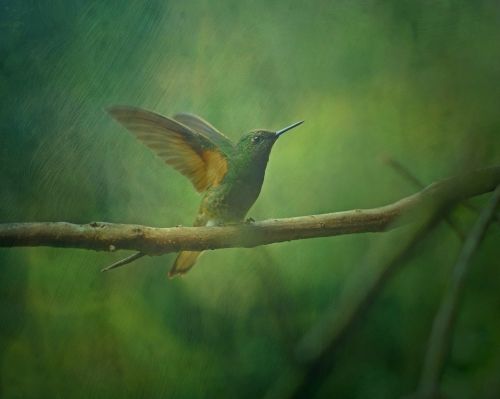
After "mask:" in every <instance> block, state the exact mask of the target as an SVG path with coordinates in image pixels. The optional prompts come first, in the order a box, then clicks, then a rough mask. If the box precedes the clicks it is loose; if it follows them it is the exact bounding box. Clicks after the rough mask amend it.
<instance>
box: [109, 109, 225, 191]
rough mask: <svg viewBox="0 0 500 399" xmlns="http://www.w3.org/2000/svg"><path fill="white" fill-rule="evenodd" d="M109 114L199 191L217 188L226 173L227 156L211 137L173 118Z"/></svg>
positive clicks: (119, 112)
mask: <svg viewBox="0 0 500 399" xmlns="http://www.w3.org/2000/svg"><path fill="white" fill-rule="evenodd" d="M107 111H108V112H109V114H110V115H111V116H112V117H113V118H114V119H115V120H117V121H118V122H119V123H120V124H122V125H123V126H124V127H125V128H127V130H129V131H130V132H131V133H133V134H134V135H135V136H136V137H137V138H138V139H139V140H140V141H141V142H142V143H143V144H145V145H146V146H147V147H149V148H150V149H151V150H153V152H154V153H155V154H156V155H158V156H159V157H160V158H161V159H162V160H163V161H165V163H167V164H168V165H170V166H172V167H174V168H175V169H176V170H177V171H179V172H180V173H182V174H183V175H184V176H186V177H187V178H188V179H189V180H191V183H193V186H194V187H195V188H196V190H198V191H200V192H201V191H205V190H207V189H208V188H209V187H212V186H216V185H218V184H219V183H220V182H221V181H222V179H223V178H224V176H225V175H226V173H227V168H228V163H227V155H226V153H224V151H223V149H221V148H220V147H219V146H218V145H217V143H216V142H214V141H213V140H212V139H211V138H210V137H208V136H206V135H203V134H200V132H198V131H194V130H193V129H190V128H189V127H188V126H186V125H184V124H182V123H180V122H178V121H175V120H173V119H170V118H166V117H164V116H161V115H158V114H155V113H153V112H150V111H146V110H143V109H140V108H135V107H126V106H117V107H112V108H109V109H108V110H107Z"/></svg>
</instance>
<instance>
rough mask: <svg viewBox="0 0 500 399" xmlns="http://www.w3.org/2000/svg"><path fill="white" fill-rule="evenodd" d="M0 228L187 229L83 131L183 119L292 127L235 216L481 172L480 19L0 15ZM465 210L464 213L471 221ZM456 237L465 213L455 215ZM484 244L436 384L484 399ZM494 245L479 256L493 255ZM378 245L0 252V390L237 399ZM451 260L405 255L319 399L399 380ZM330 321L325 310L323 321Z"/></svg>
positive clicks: (438, 248) (499, 354) (494, 61)
mask: <svg viewBox="0 0 500 399" xmlns="http://www.w3.org/2000/svg"><path fill="white" fill-rule="evenodd" d="M0 30H1V35H0V36H1V39H0V93H1V97H0V101H1V108H0V131H1V135H0V167H1V168H0V173H1V174H0V179H1V180H0V187H1V188H0V204H1V205H0V221H1V222H13V221H17V222H22V221H71V222H76V223H86V222H89V221H92V220H102V221H110V222H121V223H140V224H145V225H152V226H174V225H178V224H183V225H189V224H190V223H191V221H192V220H193V218H194V214H195V212H196V210H197V206H198V201H199V196H198V195H197V194H196V193H195V191H194V190H193V188H192V186H191V184H190V183H189V182H188V181H187V180H186V179H185V178H184V177H183V176H181V175H180V174H177V173H176V172H175V171H173V170H171V169H169V168H167V167H165V166H164V165H163V164H162V163H161V162H160V161H159V160H158V159H156V158H155V157H154V155H153V154H152V153H150V151H149V150H147V149H146V148H145V147H143V146H142V145H140V144H138V143H137V142H136V141H135V140H134V139H133V138H132V137H131V135H129V134H128V133H127V132H126V131H125V130H124V129H122V128H120V127H119V126H118V125H117V124H115V123H113V121H112V120H111V119H110V118H109V117H108V116H107V115H106V114H105V112H104V111H103V110H104V108H105V107H107V106H109V105H114V104H124V105H134V106H140V107H144V108H147V109H151V110H155V111H157V112H159V113H162V114H165V115H173V114H174V113H176V112H180V111H187V112H193V113H197V114H199V115H201V116H203V117H204V118H206V119H207V120H209V121H210V122H211V123H213V124H214V125H215V126H217V127H218V128H219V129H220V130H222V131H223V132H225V133H226V134H227V135H228V136H229V137H230V138H232V139H234V140H237V139H238V137H239V136H240V135H241V134H242V133H244V132H246V131H248V130H251V129H253V128H257V127H267V128H271V129H277V128H280V127H283V126H285V125H286V124H288V123H290V122H293V121H295V120H298V119H305V120H306V123H305V124H304V125H303V126H302V127H300V129H297V130H295V131H294V132H293V133H290V135H287V136H286V137H285V138H283V139H282V141H280V142H279V143H278V144H277V145H276V147H275V148H274V150H273V153H272V154H271V159H270V163H269V166H268V170H267V175H266V180H265V183H264V187H263V190H262V193H261V196H260V198H259V199H258V201H257V203H256V204H255V206H254V207H253V208H252V210H251V211H250V213H249V216H251V217H253V218H254V219H264V218H269V217H284V216H298V215H307V214H314V213H322V212H330V211H337V210H346V209H353V208H363V207H374V206H379V205H383V204H385V203H389V202H391V201H394V200H396V199H398V198H400V197H402V196H404V195H408V194H410V193H412V192H414V191H415V189H414V187H412V185H411V184H410V183H409V182H408V181H405V180H404V179H403V178H402V177H400V176H398V175H397V174H396V173H395V172H394V171H393V170H391V168H389V167H388V166H387V165H385V164H384V163H383V162H381V156H391V157H394V158H395V159H398V160H399V161H401V162H402V163H403V164H405V165H406V166H407V167H408V168H409V169H410V170H411V171H412V172H413V173H414V174H416V175H417V176H418V177H419V178H420V179H422V180H423V181H424V182H426V183H430V182H432V181H434V180H436V179H439V178H442V177H446V176H449V175H451V174H454V173H458V172H460V171H461V170H465V169H470V168H475V167H481V166H488V165H492V164H494V163H495V162H496V163H498V162H499V160H500V151H499V150H500V117H499V115H500V114H499V104H500V84H499V82H500V5H499V4H498V2H497V1H488V0H481V1H475V2H472V1H459V0H457V1H451V0H440V1H404V0H393V1H375V0H363V1H361V0H359V1H341V0H337V1H313V2H305V1H281V2H279V1H264V0H259V1H251V2H250V1H249V2H237V1H229V0H225V1H207V0H205V1H203V0H197V1H160V0H152V1H132V0H129V1H127V2H123V1H116V0H115V1H107V2H101V1H83V0H53V1H50V2H48V1H45V2H41V1H34V0H23V1H21V0H17V1H2V2H0ZM486 199H487V196H485V197H483V198H477V199H474V203H475V204H476V205H478V206H480V205H482V204H483V203H485V200H486ZM455 216H456V217H457V218H458V220H459V221H460V224H461V226H462V228H463V229H464V230H468V229H469V228H470V226H471V224H472V223H473V221H474V220H475V217H476V215H474V214H473V213H472V214H471V213H470V212H468V211H467V210H458V209H457V210H456V212H455ZM498 232H499V226H498V225H495V226H492V227H491V229H490V232H489V235H488V236H487V238H486V239H485V241H484V242H483V243H482V245H481V248H480V251H479V252H478V253H477V254H476V256H475V257H474V259H473V262H474V265H473V272H472V274H471V275H470V280H469V282H468V286H467V292H466V296H465V298H464V302H463V307H462V311H461V313H460V316H459V319H458V324H457V329H456V331H455V334H454V338H453V342H452V352H451V356H450V359H449V361H448V364H447V368H446V371H445V375H444V378H443V389H444V391H445V392H446V393H448V394H449V395H450V397H453V398H470V397H488V395H490V396H491V397H499V396H496V395H500V387H499V386H498V381H499V380H498V377H499V376H500V318H499V317H498V315H499V312H500V296H499V295H498V287H499V284H500V273H498V259H499V251H498V236H499V234H498ZM495 239H496V242H495ZM397 242H398V232H393V233H390V234H385V235H382V234H363V235H354V236H341V237H333V238H326V239H315V240H305V241H294V242H289V243H282V244H275V245H271V246H268V247H260V248H256V249H250V250H249V249H231V250H219V251H214V252H210V253H208V254H206V255H205V256H204V257H203V258H202V260H201V261H200V262H199V264H198V265H197V267H196V268H194V269H193V270H192V271H191V272H190V273H189V274H188V275H187V276H186V277H185V278H182V279H175V280H171V281H169V280H167V278H166V272H167V270H168V268H169V267H170V264H171V263H172V261H173V259H174V255H165V256H161V257H153V258H144V259H142V260H140V261H137V262H136V263H135V264H132V265H130V266H129V267H126V268H123V269H120V270H117V271H115V272H113V273H109V274H101V273H99V269H100V267H102V266H105V265H107V264H108V263H110V262H112V261H114V260H116V259H118V258H120V257H122V256H123V255H126V253H116V254H107V253H96V252H93V251H84V250H64V249H50V248H33V249H30V248H18V249H2V250H0V264H1V267H0V326H1V327H0V385H1V388H0V389H1V391H0V396H1V397H5V398H41V397H47V398H68V397H72V398H73V397H77V398H78V397H81V398H88V397H94V398H109V397H122V398H123V397H125V398H129V397H130V398H138V397H145V398H146V397H148V398H149V397H174V398H205V397H206V398H208V397H229V398H236V397H238V398H254V397H259V396H262V395H264V394H265V393H266V392H267V391H268V389H270V388H271V387H272V386H273V384H274V383H275V381H276V380H277V379H278V378H279V376H280V375H281V374H282V372H283V371H284V370H285V369H287V367H288V366H289V365H290V354H291V353H292V352H293V350H294V347H295V345H296V344H297V342H298V341H299V339H300V338H301V337H302V336H303V334H305V333H306V332H307V331H308V330H309V328H310V327H311V326H313V325H314V324H315V323H316V322H317V321H318V320H321V318H322V316H323V314H324V312H325V311H326V310H327V309H329V308H330V307H331V306H335V304H336V303H337V302H338V301H339V298H341V297H342V295H343V292H344V288H345V287H346V286H348V285H349V284H350V283H353V282H356V281H358V280H359V279H361V280H362V279H363V278H364V276H365V272H367V271H368V270H367V268H369V267H370V262H368V261H367V259H371V258H373V257H377V256H379V255H380V254H381V253H382V252H387V251H391V247H392V249H394V247H395V246H396V245H397ZM460 247H461V242H460V240H459V239H458V238H457V236H456V234H454V232H453V231H451V230H450V229H449V228H448V227H447V226H446V225H442V226H439V227H438V229H437V230H436V231H435V232H434V233H433V234H432V235H431V236H430V237H428V238H427V239H426V240H425V242H424V243H423V244H422V245H420V246H419V247H418V252H417V253H416V254H414V257H413V258H412V260H411V261H409V262H407V264H406V265H405V268H404V269H403V270H402V271H401V272H400V273H399V274H398V275H397V276H396V278H394V279H393V280H392V281H391V283H390V284H389V286H388V287H386V289H385V290H384V292H383V294H382V295H381V296H380V297H379V299H378V300H377V302H376V303H375V304H374V306H373V308H372V309H371V310H370V312H369V314H368V316H367V317H366V318H365V319H364V320H363V321H362V323H361V324H360V325H359V328H358V330H357V332H356V333H355V334H354V335H352V336H351V337H350V339H349V340H348V341H347V342H346V344H345V348H344V350H343V351H342V352H341V353H340V355H339V356H340V358H339V359H338V362H337V367H336V368H335V369H334V370H333V371H332V372H331V375H330V377H329V378H328V381H327V383H326V384H325V385H323V386H322V387H321V388H320V390H319V391H318V397H324V396H330V397H333V396H335V397H338V398H375V399H376V398H396V397H400V396H401V395H406V394H409V393H411V392H412V391H413V390H414V389H415V387H416V385H417V383H418V378H419V374H420V368H421V364H422V358H423V353H424V351H425V347H426V341H427V338H428V335H429V331H430V327H431V323H432V319H433V316H434V314H435V311H436V309H437V306H438V304H439V301H440V298H441V294H442V292H443V290H444V289H445V287H446V283H447V281H449V275H450V270H451V267H452V265H453V262H454V260H455V259H456V256H457V254H458V251H459V249H460ZM332 304H333V305H332Z"/></svg>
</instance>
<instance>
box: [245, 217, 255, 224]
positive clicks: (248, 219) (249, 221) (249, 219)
mask: <svg viewBox="0 0 500 399" xmlns="http://www.w3.org/2000/svg"><path fill="white" fill-rule="evenodd" d="M245 223H246V224H251V223H255V219H254V218H247V219H246V220H245Z"/></svg>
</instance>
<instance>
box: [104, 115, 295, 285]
mask: <svg viewBox="0 0 500 399" xmlns="http://www.w3.org/2000/svg"><path fill="white" fill-rule="evenodd" d="M107 111H108V113H109V115H111V117H112V118H113V119H115V120H116V121H117V122H118V123H119V124H121V125H122V126H123V127H125V128H126V129H127V130H128V131H129V132H131V133H132V134H133V135H134V136H135V137H136V138H137V139H138V140H139V141H140V142H142V143H143V144H144V145H146V146H147V147H149V148H150V149H151V150H152V151H153V152H154V153H155V154H156V155H157V156H158V157H159V158H160V159H161V160H163V161H164V162H165V163H166V164H167V165H169V166H171V167H173V168H174V169H176V170H177V171H178V172H180V173H181V174H183V175H184V176H186V177H187V178H188V179H189V180H190V181H191V183H192V184H193V186H194V188H195V189H196V191H198V192H199V193H201V194H202V199H201V204H200V206H199V209H198V214H197V215H196V218H195V220H194V223H193V225H194V226H220V225H224V224H232V223H240V222H242V221H244V220H245V217H246V214H247V212H248V211H249V210H250V208H251V207H252V205H253V204H254V202H255V201H256V200H257V197H258V196H259V194H260V191H261V188H262V184H263V182H264V175H265V172H266V167H267V162H268V160H269V155H270V153H271V149H272V148H273V146H274V144H275V143H276V141H277V140H278V138H279V137H281V136H282V135H283V134H284V133H285V132H288V131H289V130H291V129H293V128H295V127H297V126H299V125H300V124H302V123H303V122H304V121H300V122H296V123H293V124H291V125H289V126H287V127H285V128H283V129H281V130H278V131H273V130H264V129H257V130H252V131H250V132H249V133H246V134H244V135H243V136H242V137H241V138H240V140H239V141H238V142H237V143H236V144H234V143H233V142H231V140H230V139H229V138H228V137H226V136H225V135H224V134H222V133H221V132H220V131H219V130H217V129H216V128H215V127H214V126H212V125H211V124H210V123H208V122H207V121H205V120H204V119H203V118H201V117H199V116H196V115H193V114H188V113H180V114H177V115H175V116H174V117H173V118H167V117H165V116H161V115H159V114H156V113H154V112H151V111H147V110H144V109H141V108H136V107H129V106H114V107H111V108H109V109H108V110H107ZM201 253H202V251H181V252H179V254H178V255H177V258H176V259H175V262H174V264H173V266H172V268H171V270H170V272H169V273H168V276H169V277H174V276H176V275H182V274H185V273H186V272H187V271H189V270H190V269H191V268H192V267H193V266H194V264H195V263H196V260H197V259H198V257H199V256H200V255H201ZM144 255H145V254H143V253H141V252H138V253H136V254H134V255H132V256H129V257H128V258H126V259H122V260H121V261H118V262H115V263H114V264H112V265H110V266H108V267H106V268H105V269H103V271H105V270H109V269H112V268H115V267H118V266H122V265H124V264H126V263H129V262H131V261H132V260H135V259H137V258H139V257H142V256H144Z"/></svg>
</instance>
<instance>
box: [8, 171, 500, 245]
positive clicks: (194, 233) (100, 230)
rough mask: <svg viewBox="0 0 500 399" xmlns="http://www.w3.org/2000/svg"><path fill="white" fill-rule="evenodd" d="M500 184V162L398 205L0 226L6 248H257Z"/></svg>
mask: <svg viewBox="0 0 500 399" xmlns="http://www.w3.org/2000/svg"><path fill="white" fill-rule="evenodd" d="M498 184H500V166H496V167H490V168H485V169H480V170H476V171H473V172H469V173H466V174H463V175H460V176H455V177H451V178H448V179H445V180H441V181H439V182H437V183H433V184H431V185H430V186H428V187H427V188H425V189H424V190H422V191H420V192H418V193H416V194H414V195H411V196H409V197H406V198H403V199H401V200H399V201H397V202H395V203H393V204H390V205H387V206H383V207H379V208H373V209H365V210H360V209H356V210H351V211H345V212H336V213H328V214H322V215H311V216H301V217H294V218H285V219H269V220H264V221H261V222H254V223H243V224H237V225H227V226H219V227H171V228H154V227H147V226H141V225H126V224H112V223H101V222H93V223H90V224H85V225H77V224H71V223H65V222H54V223H8V224H0V247H26V246H50V247H63V248H85V249H93V250H100V251H115V250H118V249H127V250H136V251H140V252H143V253H145V254H148V255H159V254H164V253H169V252H177V251H180V250H206V249H218V248H231V247H255V246H258V245H266V244H271V243H275V242H283V241H291V240H299V239H305V238H314V237H327V236H335V235H341V234H353V233H366V232H380V231H386V230H388V229H392V228H395V227H397V226H400V225H401V224H406V223H409V222H412V221H415V218H418V217H420V216H419V211H420V210H422V209H424V208H425V207H426V206H427V205H428V204H429V203H432V202H434V201H439V202H440V203H455V202H458V201H461V200H463V199H465V198H469V197H472V196H475V195H479V194H483V193H486V192H489V191H492V190H494V189H495V187H496V186H497V185H498Z"/></svg>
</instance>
